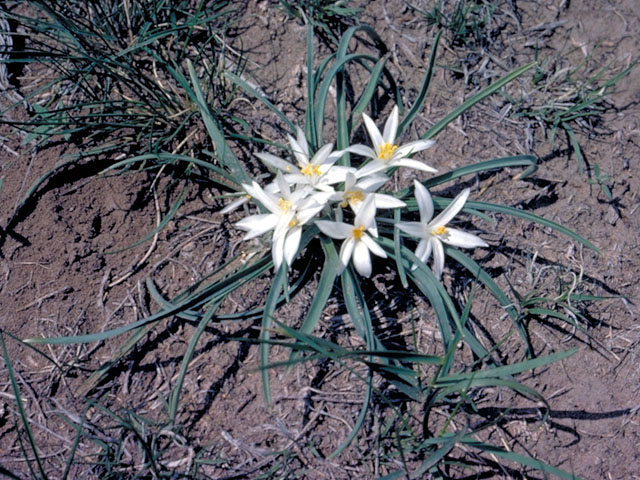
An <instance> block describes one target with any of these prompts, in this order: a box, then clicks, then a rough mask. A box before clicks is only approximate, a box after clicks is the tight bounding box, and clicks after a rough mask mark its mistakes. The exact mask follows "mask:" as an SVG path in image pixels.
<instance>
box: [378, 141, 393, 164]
mask: <svg viewBox="0 0 640 480" xmlns="http://www.w3.org/2000/svg"><path fill="white" fill-rule="evenodd" d="M397 149H398V145H394V144H392V143H383V144H382V145H380V153H378V158H379V159H380V160H389V159H390V158H391V157H393V154H394V153H395V151H396V150H397Z"/></svg>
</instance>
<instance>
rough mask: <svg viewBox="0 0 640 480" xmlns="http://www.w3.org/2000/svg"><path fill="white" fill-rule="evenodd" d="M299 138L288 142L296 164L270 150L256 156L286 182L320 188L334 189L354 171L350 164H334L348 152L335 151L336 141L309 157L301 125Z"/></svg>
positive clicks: (297, 129) (291, 138)
mask: <svg viewBox="0 0 640 480" xmlns="http://www.w3.org/2000/svg"><path fill="white" fill-rule="evenodd" d="M296 132H297V138H293V137H292V136H291V135H288V137H289V144H290V145H291V150H292V152H293V156H294V157H295V159H296V162H297V165H294V164H293V163H291V162H288V161H286V160H284V159H282V158H280V157H277V156H275V155H272V154H271V153H258V154H256V156H257V157H258V158H259V159H260V160H262V161H263V162H264V163H266V164H267V165H268V166H270V167H273V168H275V169H277V170H280V171H281V172H282V173H284V174H285V178H286V180H287V182H289V183H294V184H300V185H310V186H312V187H314V188H316V189H318V190H324V191H333V188H332V187H331V185H335V184H336V183H342V182H344V179H345V176H346V174H347V172H351V171H355V170H354V169H352V168H349V167H342V166H340V165H334V163H336V161H338V159H339V158H340V157H341V156H342V155H343V154H344V153H345V152H344V151H337V152H334V151H333V144H331V143H328V144H327V145H324V146H323V147H322V148H320V149H319V150H318V151H317V152H316V153H315V155H313V157H311V158H310V153H309V145H308V144H307V140H306V138H305V136H304V132H303V131H302V130H301V129H300V128H296Z"/></svg>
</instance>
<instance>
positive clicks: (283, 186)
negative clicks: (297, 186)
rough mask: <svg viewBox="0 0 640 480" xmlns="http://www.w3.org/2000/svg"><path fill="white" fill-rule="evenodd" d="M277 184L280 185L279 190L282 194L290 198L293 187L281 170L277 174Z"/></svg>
mask: <svg viewBox="0 0 640 480" xmlns="http://www.w3.org/2000/svg"><path fill="white" fill-rule="evenodd" d="M276 185H277V186H278V191H279V192H280V193H281V194H282V196H283V197H284V198H286V199H287V200H289V197H291V189H290V188H289V183H288V182H287V181H286V180H285V178H284V176H283V175H282V172H280V170H278V173H277V174H276Z"/></svg>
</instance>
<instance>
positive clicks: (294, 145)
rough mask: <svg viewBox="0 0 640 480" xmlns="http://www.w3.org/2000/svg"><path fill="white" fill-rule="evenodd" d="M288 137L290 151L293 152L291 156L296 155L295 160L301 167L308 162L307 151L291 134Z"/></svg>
mask: <svg viewBox="0 0 640 480" xmlns="http://www.w3.org/2000/svg"><path fill="white" fill-rule="evenodd" d="M288 137H289V144H290V145H291V151H292V152H293V156H294V157H296V161H297V162H298V165H302V166H303V167H304V166H305V165H307V164H308V163H309V152H308V151H305V149H304V147H303V146H302V145H300V143H299V142H298V141H297V140H296V139H295V138H293V137H292V136H291V135H288Z"/></svg>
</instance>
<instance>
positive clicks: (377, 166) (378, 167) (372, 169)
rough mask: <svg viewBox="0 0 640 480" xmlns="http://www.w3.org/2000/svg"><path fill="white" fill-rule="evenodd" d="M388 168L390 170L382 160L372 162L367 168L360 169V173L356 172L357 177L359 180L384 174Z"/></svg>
mask: <svg viewBox="0 0 640 480" xmlns="http://www.w3.org/2000/svg"><path fill="white" fill-rule="evenodd" d="M387 168H389V165H387V164H386V163H384V162H381V161H380V160H371V161H370V162H369V163H367V164H366V165H365V166H363V167H360V168H359V169H358V171H357V172H356V177H357V178H362V177H368V176H369V175H373V174H375V173H378V172H382V171H384V170H386V169H387Z"/></svg>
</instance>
